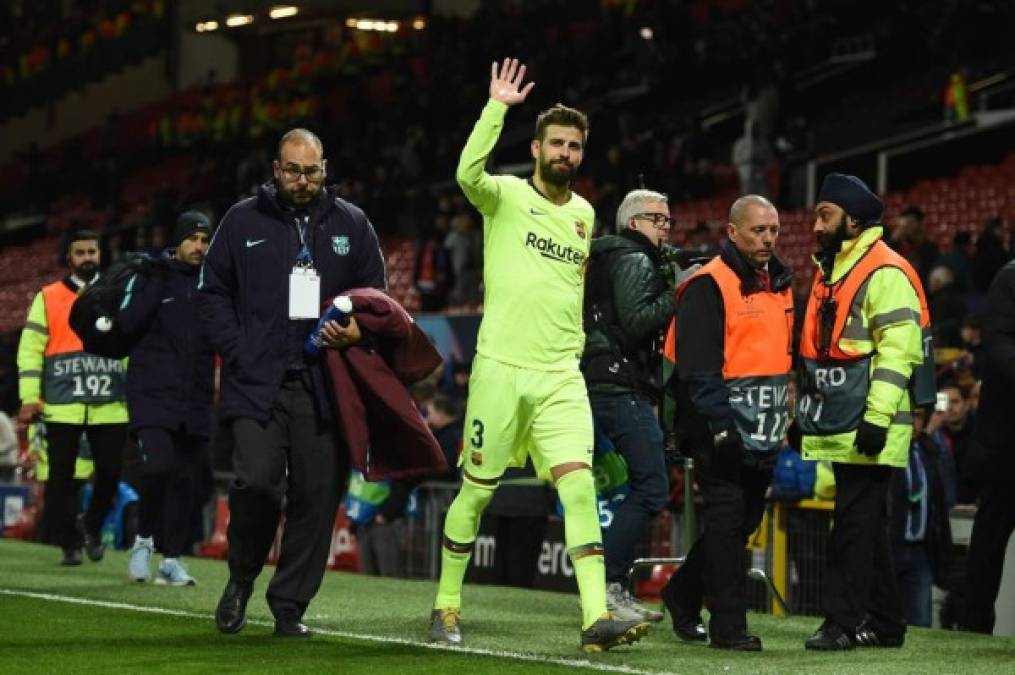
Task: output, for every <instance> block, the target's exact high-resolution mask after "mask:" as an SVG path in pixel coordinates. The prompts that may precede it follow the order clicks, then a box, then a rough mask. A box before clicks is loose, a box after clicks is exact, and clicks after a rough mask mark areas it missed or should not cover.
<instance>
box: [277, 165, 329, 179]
mask: <svg viewBox="0 0 1015 675" xmlns="http://www.w3.org/2000/svg"><path fill="white" fill-rule="evenodd" d="M282 175H283V176H285V179H286V180H288V181H292V182H294V183H295V182H296V181H298V180H299V179H300V176H303V177H305V178H306V179H307V182H308V183H320V182H321V181H322V180H324V169H322V168H321V167H319V166H305V167H303V168H300V167H298V166H296V165H295V164H286V165H285V166H284V167H282Z"/></svg>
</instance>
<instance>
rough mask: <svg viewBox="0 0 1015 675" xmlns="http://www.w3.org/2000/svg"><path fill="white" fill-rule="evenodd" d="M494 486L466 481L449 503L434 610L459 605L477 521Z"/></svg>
mask: <svg viewBox="0 0 1015 675" xmlns="http://www.w3.org/2000/svg"><path fill="white" fill-rule="evenodd" d="M495 489H496V486H493V487H487V486H482V485H476V484H475V483H473V482H471V481H469V479H468V478H466V479H464V480H463V481H462V489H461V490H459V491H458V495H457V496H456V497H455V500H454V501H453V502H451V507H450V508H449V509H448V516H447V518H446V519H445V521H444V545H443V546H441V578H440V582H439V583H438V584H437V598H436V599H435V600H434V609H446V608H449V607H456V608H458V607H461V606H462V582H463V580H464V579H465V571H466V570H467V569H468V567H469V559H470V558H471V557H472V546H473V544H475V543H476V533H477V532H479V518H480V516H481V515H483V509H485V508H486V505H487V504H489V503H490V500H491V499H492V498H493V492H494V490H495Z"/></svg>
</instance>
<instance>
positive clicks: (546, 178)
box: [539, 158, 576, 187]
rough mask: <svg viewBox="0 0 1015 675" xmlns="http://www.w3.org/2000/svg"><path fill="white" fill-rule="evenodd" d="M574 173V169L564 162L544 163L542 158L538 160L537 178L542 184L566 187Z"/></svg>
mask: <svg viewBox="0 0 1015 675" xmlns="http://www.w3.org/2000/svg"><path fill="white" fill-rule="evenodd" d="M575 171H576V167H575V166H574V165H573V164H571V163H570V162H567V161H565V160H556V161H552V162H545V161H543V159H542V158H540V159H539V177H540V178H542V179H543V182H544V183H549V184H550V185H556V186H557V187H567V186H568V185H570V184H571V180H572V179H573V178H574V174H575Z"/></svg>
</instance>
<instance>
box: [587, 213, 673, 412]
mask: <svg viewBox="0 0 1015 675" xmlns="http://www.w3.org/2000/svg"><path fill="white" fill-rule="evenodd" d="M664 265H665V261H664V260H663V258H662V255H661V254H660V252H659V249H658V247H656V246H653V245H652V242H650V241H649V240H648V238H647V237H645V236H644V235H643V234H641V233H640V232H636V231H634V230H624V231H623V232H621V233H620V234H618V235H608V236H605V237H600V238H599V239H596V240H594V241H593V242H592V248H591V253H590V262H589V269H588V277H587V278H586V281H585V311H584V314H585V352H584V353H583V355H582V361H581V368H582V373H583V374H584V375H585V381H586V383H587V384H588V386H589V390H590V391H597V390H602V391H614V392H631V393H637V394H640V395H642V396H645V397H647V398H649V399H651V400H654V401H658V400H659V396H660V393H661V382H660V368H661V365H662V360H661V358H660V356H659V344H660V338H661V337H662V331H663V330H664V329H665V328H666V326H667V325H668V324H669V322H670V320H671V319H672V318H673V310H674V299H675V296H674V294H673V292H672V291H671V289H670V288H669V286H668V285H667V283H666V277H665V276H664V275H663V271H662V269H663V266H664Z"/></svg>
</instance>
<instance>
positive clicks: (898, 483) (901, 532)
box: [889, 434, 963, 591]
mask: <svg viewBox="0 0 1015 675" xmlns="http://www.w3.org/2000/svg"><path fill="white" fill-rule="evenodd" d="M914 442H918V443H919V444H920V447H921V448H922V452H923V456H922V458H923V459H924V469H925V470H926V472H927V485H926V495H925V498H926V499H927V500H928V501H927V523H926V528H927V529H926V539H925V540H924V542H923V544H924V546H926V549H927V555H928V556H929V559H930V567H931V571H932V573H933V578H934V584H935V585H937V586H940V587H941V588H944V589H945V590H949V591H958V590H961V584H962V581H963V579H962V576H963V575H962V570H961V569H956V563H957V562H958V561H957V560H955V557H954V555H953V553H952V529H951V521H949V520H948V509H949V508H950V507H951V505H950V504H948V501H947V493H946V490H945V485H944V478H945V472H944V471H943V470H942V468H941V453H944V452H948V449H947V448H942V447H941V446H940V445H939V444H938V443H937V441H935V440H934V438H933V437H931V436H927V435H926V434H924V435H921V436H920V437H919V438H917V439H914ZM912 452H913V449H910V453H911V454H912ZM910 461H912V458H910ZM891 494H892V496H891V501H890V504H891V508H890V510H891V521H890V523H891V524H890V528H891V530H890V536H889V540H890V541H891V542H892V549H893V555H895V559H896V560H900V559H901V558H900V555H901V553H902V550H903V548H904V546H905V544H906V516H907V514H908V512H909V506H910V501H909V485H908V484H907V482H906V470H905V469H902V470H899V471H894V472H893V473H892V493H891Z"/></svg>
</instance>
